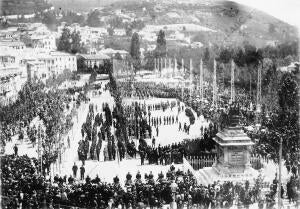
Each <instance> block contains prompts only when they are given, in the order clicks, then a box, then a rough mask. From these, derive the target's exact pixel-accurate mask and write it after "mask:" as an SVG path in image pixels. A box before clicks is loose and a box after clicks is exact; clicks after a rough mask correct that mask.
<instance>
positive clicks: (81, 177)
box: [80, 164, 85, 180]
mask: <svg viewBox="0 0 300 209" xmlns="http://www.w3.org/2000/svg"><path fill="white" fill-rule="evenodd" d="M84 173H85V168H84V166H83V164H82V166H81V167H80V180H84Z"/></svg>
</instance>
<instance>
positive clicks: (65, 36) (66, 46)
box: [57, 27, 71, 52]
mask: <svg viewBox="0 0 300 209" xmlns="http://www.w3.org/2000/svg"><path fill="white" fill-rule="evenodd" d="M57 50H58V51H65V52H70V51H71V32H70V30H69V28H67V27H64V29H63V31H62V34H61V37H60V38H59V40H58V44H57Z"/></svg>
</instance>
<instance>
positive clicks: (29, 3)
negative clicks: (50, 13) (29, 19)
mask: <svg viewBox="0 0 300 209" xmlns="http://www.w3.org/2000/svg"><path fill="white" fill-rule="evenodd" d="M48 8H50V4H48V3H47V2H46V1H45V0H1V1H0V16H2V15H26V14H33V13H36V12H40V11H44V10H45V9H48Z"/></svg>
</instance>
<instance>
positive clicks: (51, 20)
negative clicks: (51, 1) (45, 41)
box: [42, 11, 57, 30]
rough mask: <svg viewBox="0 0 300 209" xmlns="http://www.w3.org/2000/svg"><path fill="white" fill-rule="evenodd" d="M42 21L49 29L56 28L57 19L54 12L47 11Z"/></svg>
mask: <svg viewBox="0 0 300 209" xmlns="http://www.w3.org/2000/svg"><path fill="white" fill-rule="evenodd" d="M42 23H44V24H45V25H46V26H47V27H48V28H49V29H51V30H54V29H55V28H56V24H57V20H56V16H55V14H54V12H51V11H49V12H45V13H43V14H42Z"/></svg>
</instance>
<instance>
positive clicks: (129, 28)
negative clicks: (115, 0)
mask: <svg viewBox="0 0 300 209" xmlns="http://www.w3.org/2000/svg"><path fill="white" fill-rule="evenodd" d="M125 32H126V36H132V26H131V25H130V24H126V25H125Z"/></svg>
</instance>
